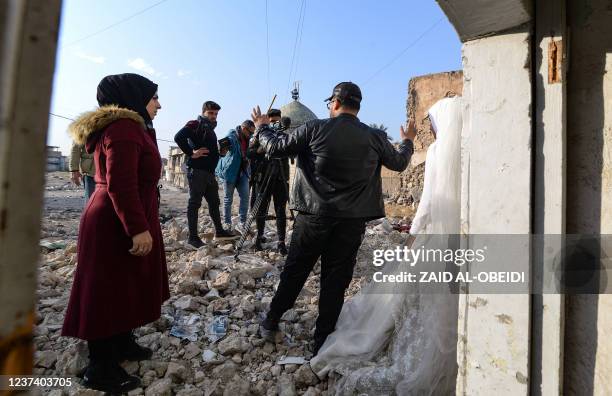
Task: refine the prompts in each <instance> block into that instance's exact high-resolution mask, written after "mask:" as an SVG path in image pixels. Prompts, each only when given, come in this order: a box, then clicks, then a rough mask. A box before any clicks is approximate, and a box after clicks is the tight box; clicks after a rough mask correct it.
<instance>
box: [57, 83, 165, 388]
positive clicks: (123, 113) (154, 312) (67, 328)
mask: <svg viewBox="0 0 612 396" xmlns="http://www.w3.org/2000/svg"><path fill="white" fill-rule="evenodd" d="M97 97H98V104H99V105H100V107H99V108H98V109H97V110H95V111H92V112H89V113H85V114H83V115H82V116H81V117H79V119H77V120H76V121H75V122H74V123H73V124H71V126H70V132H71V134H72V136H73V138H74V140H75V141H76V142H78V143H81V144H85V147H86V149H87V152H89V153H94V161H95V165H96V176H95V181H96V190H95V192H94V194H93V195H92V196H91V199H90V200H89V202H88V204H87V206H86V207H85V211H84V212H83V215H82V217H81V225H80V227H79V240H78V254H77V259H78V265H77V269H76V271H75V279H74V284H73V286H72V292H71V295H70V302H69V304H68V310H67V311H66V317H65V320H64V327H63V329H62V335H64V336H71V337H78V338H80V339H83V340H87V341H88V346H89V358H90V362H89V366H88V368H87V370H86V372H85V375H84V382H85V385H86V386H88V387H91V388H94V389H99V390H102V391H106V392H113V393H123V392H127V391H129V390H131V389H134V388H137V387H138V386H139V385H140V379H138V378H137V377H134V376H130V375H128V374H127V373H126V372H125V370H123V368H121V366H120V365H119V362H120V361H122V360H144V359H149V358H150V357H151V354H152V353H151V350H150V349H148V348H144V347H141V346H140V345H138V344H137V343H136V341H135V339H134V337H133V335H132V330H133V329H134V328H137V327H139V326H142V325H144V324H146V323H149V322H153V321H155V320H157V319H158V318H159V317H160V314H161V305H162V303H163V302H164V301H165V300H166V299H168V297H169V292H168V275H167V271H166V257H165V253H164V246H163V240H162V233H161V227H160V224H159V215H158V198H157V197H158V195H157V183H158V181H159V177H160V174H161V166H162V162H161V157H160V155H159V150H158V148H157V142H156V139H155V131H154V130H153V125H152V119H153V118H154V117H155V115H156V113H157V110H159V109H160V108H161V106H160V104H159V101H158V98H157V85H156V84H154V83H153V82H151V81H149V80H148V79H146V78H144V77H142V76H139V75H137V74H120V75H114V76H107V77H105V78H104V79H103V80H102V81H101V82H100V84H99V85H98V95H97Z"/></svg>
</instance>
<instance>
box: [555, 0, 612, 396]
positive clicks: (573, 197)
mask: <svg viewBox="0 0 612 396" xmlns="http://www.w3.org/2000/svg"><path fill="white" fill-rule="evenodd" d="M567 15H568V24H569V27H570V30H571V34H570V40H571V42H570V49H569V54H570V69H569V76H568V85H567V99H568V114H567V117H568V119H567V138H568V142H567V147H568V150H567V180H571V183H570V184H569V186H568V189H567V212H566V215H567V232H568V233H587V234H597V233H602V234H605V233H608V234H609V233H612V24H611V23H610V20H611V18H612V3H610V1H609V0H588V1H570V2H568V11H567ZM611 297H612V296H610V295H600V296H597V295H581V296H567V310H566V315H567V316H566V321H565V323H566V327H565V360H564V364H565V370H564V373H565V378H564V384H565V386H564V391H565V394H567V395H582V394H595V395H604V394H612V376H610V372H612V342H610V329H612V298H611Z"/></svg>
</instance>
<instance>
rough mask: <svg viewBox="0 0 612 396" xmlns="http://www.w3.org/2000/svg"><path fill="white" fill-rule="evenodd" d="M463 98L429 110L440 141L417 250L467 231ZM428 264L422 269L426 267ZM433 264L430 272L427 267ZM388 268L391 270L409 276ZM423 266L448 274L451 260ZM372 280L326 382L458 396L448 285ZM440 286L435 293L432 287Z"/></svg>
mask: <svg viewBox="0 0 612 396" xmlns="http://www.w3.org/2000/svg"><path fill="white" fill-rule="evenodd" d="M461 114H462V105H461V99H460V98H446V99H442V100H440V101H439V102H437V103H436V104H435V105H434V106H432V108H431V109H430V110H429V116H430V120H431V122H432V126H433V128H434V130H435V131H436V135H437V136H436V141H435V142H434V143H433V144H432V145H431V146H430V147H429V149H428V151H427V158H426V164H425V180H424V182H425V185H424V188H423V195H422V197H421V202H420V204H419V207H418V210H417V214H416V216H415V219H414V221H413V225H412V228H411V233H412V234H414V236H415V238H416V239H415V241H414V243H413V245H412V247H413V248H418V247H420V246H423V247H424V248H425V249H437V248H440V249H447V248H449V247H450V246H449V243H450V242H449V237H448V235H449V234H455V235H456V234H459V216H460V141H461V129H462V117H461ZM419 265H421V267H419ZM425 265H426V266H427V267H426V268H425V267H424V266H425ZM404 266H405V264H404V263H401V264H400V263H387V264H386V265H385V267H384V268H383V270H382V271H383V273H385V274H393V273H397V272H399V271H403V270H404V271H405V270H406V267H404ZM415 268H419V269H420V270H427V271H445V270H446V269H447V268H446V264H444V263H431V262H428V263H421V264H419V263H417V264H416V267H415ZM422 287H423V285H419V284H418V283H397V284H394V285H393V286H392V289H393V290H390V287H389V284H385V285H382V284H380V283H374V282H371V283H369V284H368V285H366V286H365V287H364V288H363V289H362V290H361V291H360V293H359V294H357V295H356V296H354V297H353V298H351V299H350V300H349V301H347V302H346V303H345V304H344V306H343V308H342V312H341V314H340V317H339V319H338V323H337V325H336V330H335V331H334V333H332V334H330V335H329V337H328V338H327V340H326V342H325V344H324V345H323V346H322V348H321V349H320V351H319V353H318V355H317V356H315V357H314V358H313V359H312V360H311V362H310V364H311V367H312V369H313V370H314V371H315V372H316V373H317V375H318V376H319V377H324V376H325V375H327V374H328V373H329V372H330V371H334V372H336V373H339V374H340V375H341V376H340V377H339V379H338V380H337V382H336V384H335V394H337V395H393V394H397V395H446V394H453V393H454V392H455V378H456V373H457V364H456V346H457V301H458V299H457V295H456V294H451V292H450V290H449V288H448V286H446V285H444V284H441V283H440V284H435V285H431V284H429V285H428V286H427V291H426V292H423V290H422V289H421V288H422ZM432 288H434V290H432Z"/></svg>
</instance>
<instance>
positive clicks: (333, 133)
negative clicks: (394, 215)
mask: <svg viewBox="0 0 612 396" xmlns="http://www.w3.org/2000/svg"><path fill="white" fill-rule="evenodd" d="M326 101H328V108H329V109H330V118H328V119H324V120H313V121H309V122H307V123H306V124H304V125H302V126H300V127H299V128H297V129H296V130H294V131H293V132H292V133H291V134H289V135H285V136H278V135H277V134H276V133H275V132H274V131H273V130H271V129H270V128H269V126H268V125H267V123H268V117H267V115H262V114H261V111H260V110H259V107H258V108H256V109H254V110H253V114H252V117H253V121H254V122H255V125H256V126H257V127H258V129H257V131H256V134H257V135H258V138H259V142H260V144H261V145H262V147H263V148H264V150H265V151H266V152H267V153H268V154H269V155H270V156H271V157H281V156H293V155H297V171H296V176H295V182H294V186H293V190H292V196H291V205H290V206H291V208H292V209H294V210H296V211H298V212H299V214H298V216H297V217H296V220H295V224H294V227H293V235H292V237H291V244H290V246H289V252H288V255H287V259H286V261H285V267H284V269H283V272H282V273H281V276H280V277H281V281H280V284H279V285H278V289H277V291H276V294H275V296H274V298H273V299H272V302H271V304H270V310H269V311H268V314H267V316H266V319H265V320H264V321H263V322H262V323H261V325H260V328H259V329H260V333H261V335H262V336H263V337H264V338H267V339H272V338H274V336H275V333H276V331H277V330H278V323H279V321H280V318H281V316H282V315H283V314H284V313H285V311H287V310H288V309H290V308H291V307H292V306H293V304H294V303H295V300H296V298H297V296H298V295H299V293H300V291H301V290H302V287H303V286H304V283H305V282H306V279H307V278H308V275H309V274H310V272H311V271H312V268H313V267H314V265H315V263H316V262H317V260H318V259H319V257H320V258H321V291H320V296H319V317H318V318H317V323H316V329H315V334H314V348H313V349H314V353H315V354H316V353H317V352H318V350H319V348H320V347H321V345H323V343H324V342H325V339H326V338H327V336H328V335H329V334H330V333H331V332H333V331H334V329H335V326H336V321H337V320H338V316H339V314H340V311H341V309H342V305H343V302H344V292H345V290H346V288H347V287H348V286H349V283H350V281H351V279H352V277H353V268H354V266H355V262H356V256H357V251H358V249H359V246H360V245H361V241H362V239H363V234H364V232H365V224H366V222H367V221H368V220H372V219H376V218H381V217H384V216H385V209H384V203H383V196H382V180H381V175H380V172H381V167H382V166H385V167H387V168H389V169H391V170H394V171H398V172H401V171H403V170H404V169H406V167H407V166H408V163H409V161H410V157H411V155H412V152H413V142H412V140H413V139H414V137H415V136H416V130H415V127H414V122H410V123H409V124H408V130H407V131H404V128H403V127H402V128H401V130H400V137H401V139H402V143H401V144H400V147H399V151H398V150H396V149H395V147H394V146H393V145H392V144H391V142H389V140H388V139H387V135H386V134H385V133H384V132H383V131H381V130H378V129H374V128H371V127H369V126H367V125H365V124H364V123H362V122H360V121H359V119H358V118H357V113H358V111H359V108H360V103H361V90H360V89H359V87H358V86H357V85H356V84H353V83H351V82H343V83H340V84H338V85H336V87H335V88H334V91H333V93H332V96H330V97H329V98H328V99H327V100H326Z"/></svg>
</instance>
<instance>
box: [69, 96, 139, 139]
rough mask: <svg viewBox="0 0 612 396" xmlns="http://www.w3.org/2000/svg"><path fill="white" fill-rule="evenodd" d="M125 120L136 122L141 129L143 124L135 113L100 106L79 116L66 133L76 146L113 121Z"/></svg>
mask: <svg viewBox="0 0 612 396" xmlns="http://www.w3.org/2000/svg"><path fill="white" fill-rule="evenodd" d="M122 118H127V119H130V120H133V121H136V122H137V123H139V124H140V125H142V127H143V128H145V122H144V120H143V119H142V117H141V116H140V115H139V114H138V113H136V112H135V111H132V110H128V109H124V108H121V107H118V106H115V105H109V106H102V107H99V108H97V109H96V110H93V111H88V112H86V113H83V114H81V115H80V116H79V117H77V119H76V120H75V121H74V122H73V123H71V124H70V126H69V127H68V133H70V136H72V139H73V140H74V141H75V142H76V143H77V144H83V145H84V144H86V143H87V139H88V138H89V137H90V136H91V135H92V134H94V133H95V132H98V131H101V130H102V129H104V128H106V127H107V126H108V125H109V124H111V123H112V122H114V121H117V120H120V119H122Z"/></svg>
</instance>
